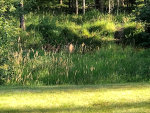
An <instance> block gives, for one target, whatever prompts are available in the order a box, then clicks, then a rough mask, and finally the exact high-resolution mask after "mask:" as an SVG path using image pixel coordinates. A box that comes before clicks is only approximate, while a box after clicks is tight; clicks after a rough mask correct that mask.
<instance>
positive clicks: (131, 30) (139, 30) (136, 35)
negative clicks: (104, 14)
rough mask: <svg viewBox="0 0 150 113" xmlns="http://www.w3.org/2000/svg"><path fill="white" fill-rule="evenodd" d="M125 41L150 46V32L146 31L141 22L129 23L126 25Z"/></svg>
mask: <svg viewBox="0 0 150 113" xmlns="http://www.w3.org/2000/svg"><path fill="white" fill-rule="evenodd" d="M124 27H125V28H124V34H125V37H124V39H123V41H124V43H128V44H132V45H138V46H142V47H148V46H149V45H150V34H149V33H147V32H145V30H144V26H143V25H142V24H140V23H129V24H126V25H125V26H124Z"/></svg>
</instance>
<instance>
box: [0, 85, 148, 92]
mask: <svg viewBox="0 0 150 113" xmlns="http://www.w3.org/2000/svg"><path fill="white" fill-rule="evenodd" d="M143 87H144V88H149V87H150V84H149V83H124V84H113V85H112V84H101V85H60V86H59V85H58V86H57V85H56V86H0V94H1V92H5V93H8V92H15V91H20V92H38V93H42V92H49V93H51V92H56V91H59V92H61V91H62V92H65V91H85V92H86V91H98V90H101V91H102V90H104V91H105V90H119V89H127V90H133V89H138V88H143Z"/></svg>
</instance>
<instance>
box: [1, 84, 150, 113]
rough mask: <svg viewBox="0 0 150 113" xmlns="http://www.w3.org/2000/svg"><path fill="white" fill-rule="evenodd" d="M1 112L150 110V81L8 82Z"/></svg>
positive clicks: (118, 112) (121, 112)
mask: <svg viewBox="0 0 150 113" xmlns="http://www.w3.org/2000/svg"><path fill="white" fill-rule="evenodd" d="M0 112H1V113H4V112H15V113H18V112H34V113H37V112H52V113H56V112H57V113H59V112H61V113H72V112H74V113H81V112H82V113H87V112H88V113H103V112H104V113H149V112H150V84H144V83H139V84H138V83H137V84H118V85H117V84H116V85H94V86H45V87H44V86H43V87H6V86H5V87H0Z"/></svg>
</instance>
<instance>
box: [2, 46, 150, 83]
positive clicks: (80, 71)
mask: <svg viewBox="0 0 150 113" xmlns="http://www.w3.org/2000/svg"><path fill="white" fill-rule="evenodd" d="M80 50H81V51H83V46H81V47H80ZM149 52H150V50H149V49H147V50H144V49H141V50H140V49H137V50H135V49H133V48H131V47H126V48H121V47H120V46H117V45H109V46H107V47H101V48H100V49H98V50H97V51H93V52H88V53H83V52H82V53H78V52H75V53H72V54H68V52H67V51H66V52H65V51H61V52H59V53H55V52H46V51H45V50H41V51H36V50H33V49H32V50H29V51H23V50H22V49H20V50H19V51H18V52H14V53H12V54H10V56H9V64H8V65H7V67H11V69H10V70H11V71H10V70H9V72H11V73H10V74H9V75H7V77H6V78H5V84H16V85H17V84H20V85H33V84H34V85H51V84H102V83H122V82H141V81H149V80H150V71H149V68H150V60H149V57H150V56H149Z"/></svg>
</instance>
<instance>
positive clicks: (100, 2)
mask: <svg viewBox="0 0 150 113" xmlns="http://www.w3.org/2000/svg"><path fill="white" fill-rule="evenodd" d="M95 7H96V9H99V10H100V11H101V12H103V11H104V0H95Z"/></svg>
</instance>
